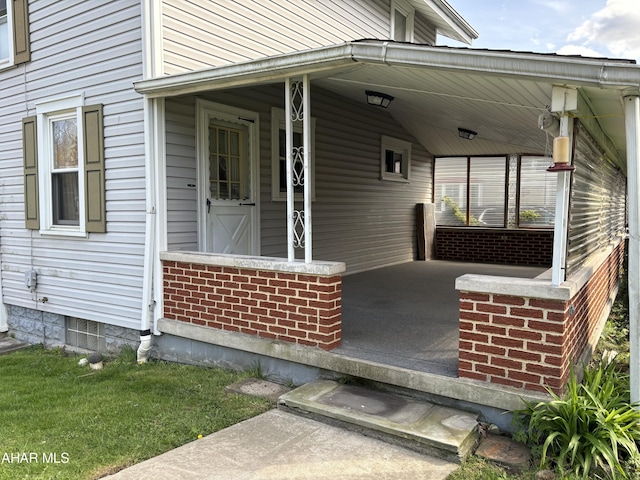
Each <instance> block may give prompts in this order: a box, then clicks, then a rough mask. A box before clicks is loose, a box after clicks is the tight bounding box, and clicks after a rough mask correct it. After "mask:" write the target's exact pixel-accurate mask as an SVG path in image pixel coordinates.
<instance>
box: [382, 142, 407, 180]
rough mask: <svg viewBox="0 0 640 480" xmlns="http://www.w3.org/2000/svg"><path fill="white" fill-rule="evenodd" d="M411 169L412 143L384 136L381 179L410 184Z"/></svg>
mask: <svg viewBox="0 0 640 480" xmlns="http://www.w3.org/2000/svg"><path fill="white" fill-rule="evenodd" d="M410 169H411V142H407V141H404V140H400V139H397V138H393V137H387V136H386V135H382V137H381V155H380V178H381V179H382V180H390V181H396V182H408V181H409V175H410Z"/></svg>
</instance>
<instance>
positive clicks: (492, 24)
mask: <svg viewBox="0 0 640 480" xmlns="http://www.w3.org/2000/svg"><path fill="white" fill-rule="evenodd" d="M448 3H449V5H451V7H453V8H454V9H455V10H456V11H457V12H458V13H459V14H460V15H461V16H462V17H463V18H464V19H465V20H467V22H468V23H469V24H471V26H472V27H473V28H474V29H475V30H476V31H477V32H478V33H479V37H478V38H477V39H476V40H474V41H473V43H472V45H471V46H472V47H473V48H488V49H497V50H514V51H525V52H537V53H557V54H560V55H582V56H585V57H609V58H624V59H632V60H636V61H637V62H638V63H640V0H503V1H501V0H448ZM438 44H440V45H450V46H455V47H460V46H468V45H465V44H462V43H459V42H456V41H454V40H450V39H448V38H445V37H439V38H438Z"/></svg>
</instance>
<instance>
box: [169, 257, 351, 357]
mask: <svg viewBox="0 0 640 480" xmlns="http://www.w3.org/2000/svg"><path fill="white" fill-rule="evenodd" d="M163 276H164V277H163V284H164V317H165V318H167V319H171V320H177V321H181V322H186V323H192V324H194V325H200V326H206V327H211V328H216V329H221V330H226V331H230V332H239V333H244V334H248V335H255V336H258V337H261V338H268V339H272V340H279V341H283V342H291V343H297V344H300V345H307V346H311V347H319V348H322V349H324V350H331V349H333V348H335V347H337V346H338V345H339V344H340V340H341V301H342V276H341V275H340V274H333V275H319V274H309V273H295V272H282V271H269V270H262V269H254V268H238V267H233V266H220V265H206V264H199V263H192V262H180V261H171V260H163Z"/></svg>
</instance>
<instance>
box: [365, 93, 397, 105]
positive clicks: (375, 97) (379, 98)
mask: <svg viewBox="0 0 640 480" xmlns="http://www.w3.org/2000/svg"><path fill="white" fill-rule="evenodd" d="M364 93H365V94H366V95H367V103H368V104H369V105H374V106H376V107H382V108H387V107H388V106H389V104H390V103H391V100H393V98H394V97H392V96H391V95H387V94H386V93H380V92H374V91H372V90H365V92H364Z"/></svg>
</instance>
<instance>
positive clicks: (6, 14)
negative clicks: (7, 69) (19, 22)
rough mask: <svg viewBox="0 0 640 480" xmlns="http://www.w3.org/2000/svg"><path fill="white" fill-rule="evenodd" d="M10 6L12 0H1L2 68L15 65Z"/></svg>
mask: <svg viewBox="0 0 640 480" xmlns="http://www.w3.org/2000/svg"><path fill="white" fill-rule="evenodd" d="M10 8H11V1H10V0H9V1H7V0H0V68H1V67H3V66H6V65H13V28H12V22H11V11H10Z"/></svg>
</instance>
